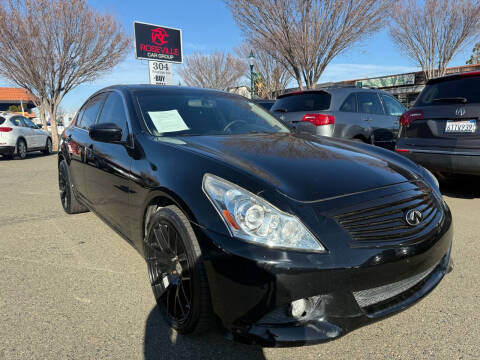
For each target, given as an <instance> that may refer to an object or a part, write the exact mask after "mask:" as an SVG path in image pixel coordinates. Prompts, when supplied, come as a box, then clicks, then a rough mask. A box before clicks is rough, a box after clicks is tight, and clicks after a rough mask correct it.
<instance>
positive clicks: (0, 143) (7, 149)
mask: <svg viewBox="0 0 480 360" xmlns="http://www.w3.org/2000/svg"><path fill="white" fill-rule="evenodd" d="M31 151H42V152H43V153H44V154H47V155H48V154H50V153H51V152H52V139H51V138H50V134H49V133H48V132H46V131H43V130H41V129H39V128H37V126H36V125H35V124H34V123H33V122H32V121H31V120H30V119H27V118H25V117H23V116H20V115H14V114H7V115H0V155H3V156H4V157H5V156H6V157H13V156H16V157H17V158H19V159H25V157H26V156H27V152H31Z"/></svg>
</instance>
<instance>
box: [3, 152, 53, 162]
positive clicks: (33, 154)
mask: <svg viewBox="0 0 480 360" xmlns="http://www.w3.org/2000/svg"><path fill="white" fill-rule="evenodd" d="M56 155H57V153H56V152H52V153H51V154H49V155H45V154H43V153H41V152H31V153H27V157H26V158H25V160H27V159H35V158H39V157H50V156H56ZM0 161H22V160H18V159H17V158H11V157H8V156H3V155H0Z"/></svg>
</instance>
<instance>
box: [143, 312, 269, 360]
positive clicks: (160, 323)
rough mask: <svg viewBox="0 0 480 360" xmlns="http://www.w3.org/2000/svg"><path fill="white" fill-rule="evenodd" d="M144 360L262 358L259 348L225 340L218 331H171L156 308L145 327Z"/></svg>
mask: <svg viewBox="0 0 480 360" xmlns="http://www.w3.org/2000/svg"><path fill="white" fill-rule="evenodd" d="M144 355H145V360H153V359H222V360H223V359H229V360H231V359H252V360H255V359H265V357H264V355H263V351H262V348H261V347H259V346H255V345H244V344H239V343H236V342H233V341H230V340H228V339H226V338H225V337H224V336H223V335H222V334H221V333H220V331H219V330H212V331H210V332H209V333H206V334H204V335H200V336H184V335H180V334H177V333H176V332H174V331H172V330H171V329H170V328H169V327H168V326H167V324H166V323H165V321H164V320H163V317H162V314H161V313H160V310H159V309H158V307H157V306H156V307H155V308H153V309H152V311H151V312H150V315H149V316H148V319H147V323H146V325H145V340H144Z"/></svg>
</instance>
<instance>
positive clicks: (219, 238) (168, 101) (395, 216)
mask: <svg viewBox="0 0 480 360" xmlns="http://www.w3.org/2000/svg"><path fill="white" fill-rule="evenodd" d="M58 168H59V186H60V196H61V202H62V205H63V207H64V209H65V211H66V212H67V213H70V214H73V213H79V212H84V211H89V210H91V211H93V212H94V213H95V214H97V215H98V216H99V217H100V218H101V219H102V220H103V221H104V222H105V223H106V224H108V225H109V226H110V227H111V228H113V229H114V230H115V231H116V232H118V234H120V235H121V236H122V237H123V238H124V239H125V240H127V241H128V242H129V243H130V244H131V245H132V246H133V247H134V248H135V249H137V250H138V252H139V253H140V254H141V255H142V256H143V257H144V258H145V260H146V263H147V268H148V275H149V280H150V283H151V286H152V289H153V294H154V296H155V298H156V300H157V303H158V306H159V309H160V310H161V312H162V313H163V315H164V317H165V320H166V322H167V323H168V324H169V325H170V326H171V327H172V328H174V329H176V330H177V331H178V332H180V333H183V334H188V333H200V332H202V331H205V330H206V329H208V328H209V327H210V326H212V324H219V323H220V324H221V325H222V326H223V327H224V328H226V329H227V331H229V332H230V333H231V334H232V336H233V337H234V338H235V339H237V340H240V341H244V342H253V343H258V344H262V345H265V346H282V345H292V344H305V343H315V342H322V341H328V340H332V339H335V338H337V337H340V336H342V335H344V334H346V333H348V332H349V331H352V330H354V329H356V328H358V327H360V326H362V325H366V324H369V323H372V322H374V321H376V320H379V319H381V318H384V317H386V316H389V315H391V314H394V313H397V312H399V311H401V310H404V309H406V308H407V307H409V306H410V305H412V304H414V303H415V302H417V301H418V300H420V299H421V298H423V297H424V296H425V295H426V294H428V293H429V292H430V291H431V290H432V289H433V288H434V287H435V286H436V285H437V284H438V283H439V282H440V280H441V279H442V278H443V276H444V275H445V273H446V272H447V270H449V269H450V267H451V266H450V249H451V246H452V238H453V228H452V217H451V214H450V211H449V209H448V207H447V204H446V203H445V202H444V201H443V199H442V196H441V194H440V192H439V189H438V183H437V182H436V179H435V178H434V177H433V175H431V173H429V172H428V171H427V170H425V169H424V168H422V167H421V166H419V165H416V164H414V163H413V162H411V161H410V160H408V159H406V158H404V157H402V156H399V155H397V154H395V153H393V152H390V151H387V150H384V149H381V148H377V147H374V146H371V145H368V144H362V143H356V142H352V141H348V140H341V139H333V138H328V137H320V136H314V135H310V134H306V133H293V132H291V131H290V130H289V129H288V128H287V127H285V126H284V125H283V124H282V122H281V121H279V120H278V119H277V118H276V117H274V116H273V115H271V114H270V113H268V112H267V111H266V110H264V109H263V108H262V107H260V106H258V105H257V104H255V103H253V102H250V101H248V100H246V99H244V98H241V97H239V96H237V95H233V94H227V93H223V92H218V91H213V90H204V89H192V88H183V87H182V88H177V87H160V86H148V85H130V86H114V87H109V88H106V89H103V90H101V91H99V92H97V93H95V94H94V95H93V96H92V97H90V98H89V99H88V101H87V102H86V103H85V104H84V105H83V106H82V108H81V109H80V111H79V112H78V115H77V117H76V118H75V120H74V122H73V124H72V125H71V126H70V127H68V128H67V129H66V130H65V132H64V133H63V134H62V139H61V151H60V152H59V157H58ZM399 326H401V324H399Z"/></svg>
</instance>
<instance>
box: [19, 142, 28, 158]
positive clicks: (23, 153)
mask: <svg viewBox="0 0 480 360" xmlns="http://www.w3.org/2000/svg"><path fill="white" fill-rule="evenodd" d="M17 157H18V158H19V159H20V160H23V159H25V158H26V157H27V144H26V143H25V140H22V139H20V140H18V141H17Z"/></svg>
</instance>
